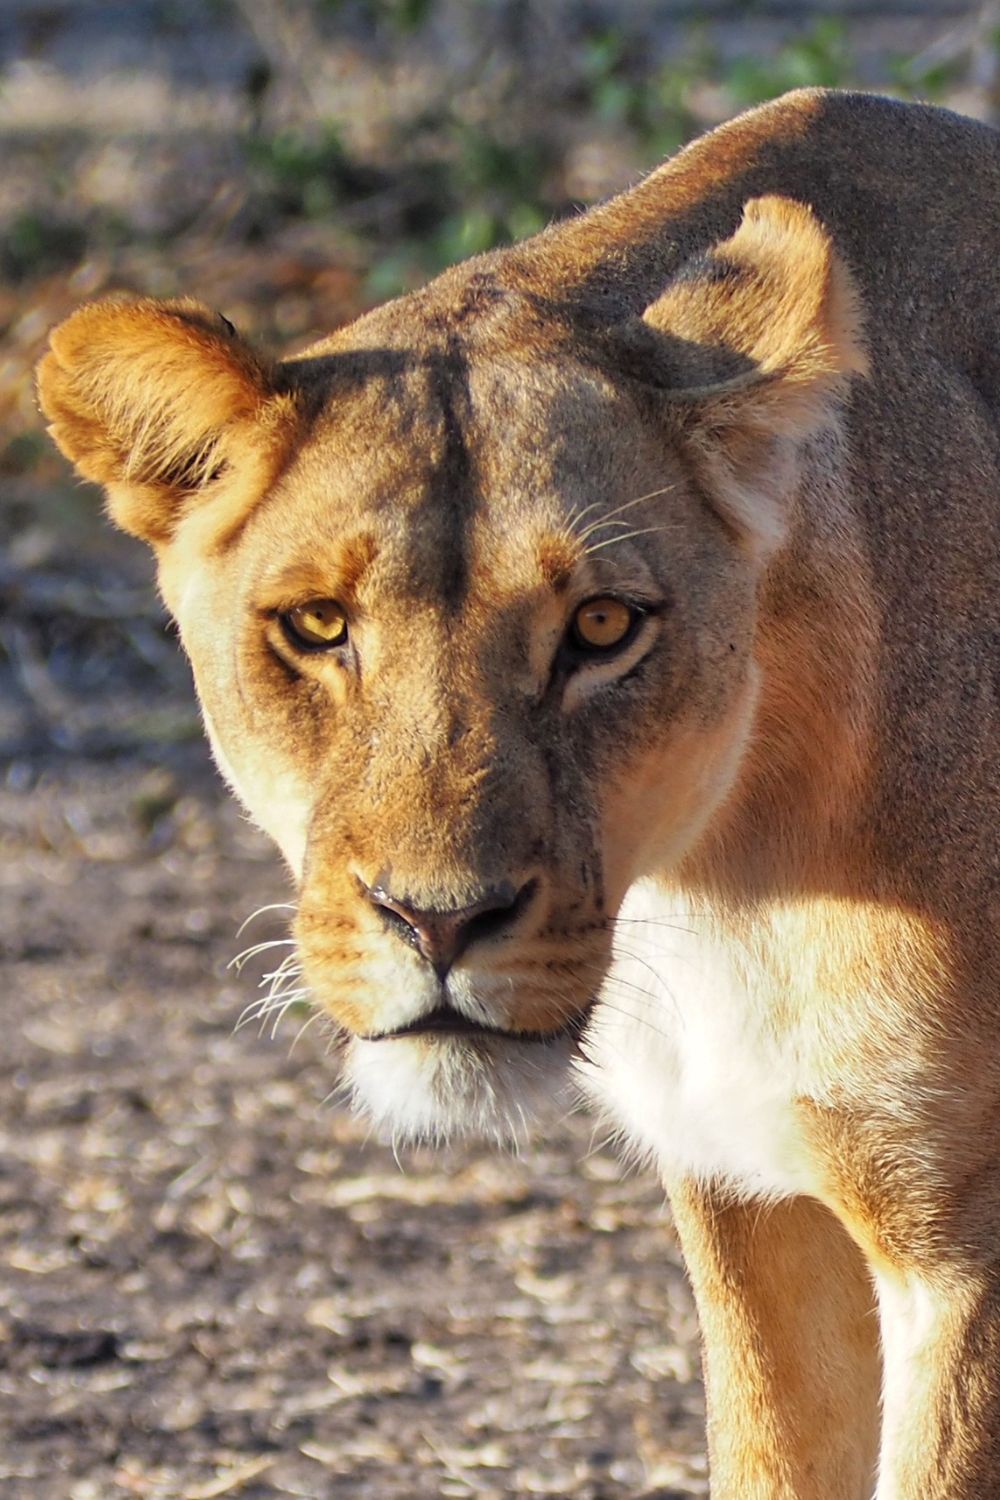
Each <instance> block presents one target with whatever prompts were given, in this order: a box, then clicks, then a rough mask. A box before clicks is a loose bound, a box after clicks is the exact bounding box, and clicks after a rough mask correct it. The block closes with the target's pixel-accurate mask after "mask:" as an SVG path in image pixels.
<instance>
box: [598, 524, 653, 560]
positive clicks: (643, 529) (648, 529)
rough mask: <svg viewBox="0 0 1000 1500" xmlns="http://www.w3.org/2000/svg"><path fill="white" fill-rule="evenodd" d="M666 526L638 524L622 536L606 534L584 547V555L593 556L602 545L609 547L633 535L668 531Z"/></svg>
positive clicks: (630, 538)
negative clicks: (599, 540) (634, 528)
mask: <svg viewBox="0 0 1000 1500" xmlns="http://www.w3.org/2000/svg"><path fill="white" fill-rule="evenodd" d="M668 530H669V527H667V526H639V527H637V528H636V530H635V531H626V532H625V534H624V536H606V537H605V538H604V540H603V541H602V542H595V543H594V544H593V546H592V547H586V548H585V549H584V554H583V555H584V557H593V555H594V553H595V552H600V551H601V550H602V549H603V548H604V547H610V546H612V545H613V544H614V543H617V542H630V541H631V540H632V538H633V537H637V536H650V535H651V534H652V532H654V531H668Z"/></svg>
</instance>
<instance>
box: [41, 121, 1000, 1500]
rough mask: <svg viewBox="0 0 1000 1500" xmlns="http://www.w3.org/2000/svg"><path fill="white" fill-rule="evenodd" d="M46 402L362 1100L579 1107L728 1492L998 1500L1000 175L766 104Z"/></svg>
mask: <svg viewBox="0 0 1000 1500" xmlns="http://www.w3.org/2000/svg"><path fill="white" fill-rule="evenodd" d="M39 389H40V392H41V402H42V406H43V408H44V410H45V412H46V414H47V416H48V418H49V420H50V421H51V423H52V428H51V430H52V433H53V435H54V437H55V439H56V441H57V443H58V444H59V445H60V447H61V448H62V450H63V451H64V453H66V454H67V455H68V456H69V457H70V458H71V459H72V460H73V462H74V463H75V464H76V466H77V468H78V470H79V471H80V473H81V474H83V475H85V476H86V477H87V478H88V479H92V480H95V481H96V482H98V483H100V484H103V485H104V486H105V487H106V489H107V493H108V500H109V505H110V510H111V514H112V516H113V517H114V518H115V520H116V521H117V522H118V523H119V524H120V525H121V526H123V527H125V528H126V530H128V531H131V532H133V533H135V534H136V535H137V536H140V537H143V538H145V539H146V540H147V541H148V542H150V543H151V544H152V545H153V546H154V547H155V549H156V551H157V554H158V556H159V563H160V579H161V585H162V589H163V593H164V596H165V598H166V600H167V603H168V605H169V607H170V609H171V610H172V612H173V613H174V615H175V616H176V618H177V620H178V622H179V625H180V630H181V633H182V635H183V639H184V643H185V646H186V648H187V650H188V651H189V652H190V655H191V659H192V662H193V664H194V670H195V675H196V677H197V681H198V690H199V693H200V695H201V701H202V704H203V706H204V711H205V719H206V723H207V725H208V731H209V734H210V736H211V739H212V743H213V745H214V747H215V753H216V756H217V757H218V761H219V764H220V766H221V767H222V769H223V771H224V773H225V775H226V776H227V778H228V779H229V780H230V782H231V783H232V785H233V787H234V788H235V790H236V791H237V793H238V794H239V796H240V797H241V798H242V799H243V801H244V802H245V803H246V805H247V807H248V808H249V809H250V811H251V812H252V814H253V816H254V818H255V819H256V820H257V821H258V822H259V823H260V824H261V826H262V827H263V828H265V829H267V830H268V832H269V833H270V834H272V835H273V837H274V838H275V839H276V840H277V842H278V843H279V844H280V846H281V848H282V849H283V851H284V853H285V855H286V857H287V859H288V861H289V863H290V865H291V866H292V868H293V870H294V871H295V873H296V875H297V877H298V879H299V882H300V906H299V911H298V918H297V924H296V935H297V938H298V944H299V948H300V952H301V957H302V963H303V965H304V969H305V975H306V978H307V980H308V983H309V984H310V986H311V989H312V992H313V994H314V996H315V998H316V1002H317V1003H318V1004H319V1005H320V1006H322V1007H323V1008H324V1009H325V1010H326V1011H327V1012H328V1013H329V1015H330V1016H331V1017H332V1018H333V1020H334V1022H335V1023H336V1025H337V1027H338V1028H339V1029H340V1031H341V1032H342V1033H343V1036H344V1038H345V1051H346V1066H347V1069H348V1071H349V1076H350V1078H351V1080H352V1083H353V1087H354V1090H355V1092H356V1095H357V1097H358V1099H359V1100H360V1102H361V1104H362V1105H363V1106H364V1107H365V1108H366V1109H367V1110H368V1111H370V1113H371V1114H372V1115H373V1116H374V1118H375V1119H376V1120H377V1121H379V1122H380V1123H381V1124H382V1125H383V1126H385V1127H386V1128H387V1129H388V1130H389V1131H390V1132H392V1133H394V1134H397V1135H407V1134H408V1135H414V1136H423V1137H428V1136H429V1137H436V1136H444V1135H448V1134H451V1133H455V1132H461V1131H465V1130H477V1131H487V1132H492V1133H495V1134H497V1135H503V1134H505V1133H507V1132H509V1131H512V1130H517V1129H518V1128H519V1126H520V1122H521V1120H522V1118H523V1117H525V1116H527V1115H530V1114H531V1113H532V1112H534V1111H535V1110H536V1108H537V1107H540V1106H542V1105H544V1104H546V1103H547V1102H549V1101H550V1100H551V1099H552V1098H553V1096H559V1095H560V1094H561V1093H562V1091H563V1090H564V1087H565V1085H566V1080H567V1079H568V1078H569V1077H570V1076H572V1073H573V1067H572V1066H571V1065H573V1064H575V1065H576V1067H577V1069H578V1070H580V1071H582V1072H583V1073H584V1074H585V1076H586V1080H587V1083H588V1085H589V1088H590V1089H591V1091H592V1092H593V1094H594V1095H595V1096H596V1097H597V1099H598V1100H599V1101H600V1102H601V1104H602V1106H603V1107H604V1108H605V1109H607V1110H608V1111H609V1112H610V1113H611V1115H612V1116H613V1117H614V1118H615V1119H616V1120H617V1121H618V1122H620V1124H621V1127H622V1129H623V1131H624V1133H625V1135H626V1136H627V1137H628V1138H629V1139H630V1140H631V1141H632V1142H633V1143H637V1144H638V1145H639V1146H640V1147H641V1148H643V1149H644V1150H646V1151H647V1152H648V1153H649V1154H650V1155H651V1156H652V1157H653V1158H654V1159H655V1161H656V1162H657V1164H658V1166H659V1168H660V1170H661V1171H662V1174H663V1177H664V1179H665V1181H666V1184H667V1187H668V1190H669V1194H670V1199H671V1202H672V1205H673V1210H674V1213H675V1216H676V1220H677V1224H678V1226H679V1230H680V1234H681V1238H682V1241H683V1247H684V1251H685V1255H686V1257H687V1262H688V1266H689V1268H690V1274H691V1279H692V1281H693V1284H694V1288H695V1293H696V1296H697V1300H698V1305H699V1309H700V1314H701V1320H702V1327H703V1332H704V1341H705V1366H706V1377H707V1383H708V1396H709V1411H710V1421H709V1436H710V1447H711V1461H712V1475H713V1494H714V1495H716V1496H717V1497H728V1500H778V1497H788V1500H791V1497H795V1500H820V1497H822V1500H869V1497H870V1496H871V1495H872V1492H873V1488H874V1491H875V1494H876V1496H877V1500H945V1497H947V1500H987V1497H996V1496H998V1495H1000V1275H998V1262H1000V1170H998V1160H997V1158H998V1151H1000V994H998V976H1000V852H998V847H997V820H998V815H1000V775H998V770H1000V416H998V412H1000V137H998V136H997V135H995V134H994V133H993V132H992V131H990V130H989V129H987V128H985V127H984V126H981V125H977V124H973V123H971V122H969V121H967V120H962V119H959V118H957V117H955V116H953V115H950V114H947V113H944V112H942V111H939V110H934V109H930V108H924V107H919V106H911V105H903V104H898V103H893V102H890V101H887V100H884V99H878V98H872V97H866V96H862V95H851V94H830V93H823V92H814V91H810V92H804V93H797V94H792V95H789V96H788V97H787V98H784V99H781V100H778V101H777V102H776V103H773V104H770V105H768V106H767V107H765V108H763V109H759V110H756V111H753V112H752V113H750V114H747V115H744V116H743V117H741V118H740V119H737V120H735V121H733V122H731V123H730V124H728V125H725V126H723V127H722V128H721V129H719V130H716V131H714V132H712V133H711V134H710V135H708V136H706V137H705V138H704V139H702V140H700V141H698V142H696V143H695V144H694V145H692V146H689V147H688V148H687V149H686V150H684V151H682V152H681V153H680V155H678V156H677V157H676V158H675V159H674V160H673V161H671V162H668V163H667V165H666V166H664V167H663V168H662V169H661V170H659V171H658V172H655V173H654V174H653V175H652V176H651V177H649V178H647V179H646V181H644V182H642V183H641V184H640V185H639V186H638V187H636V188H635V189H634V190H633V191H631V192H628V193H626V194H624V195H623V196H622V197H619V198H617V199H615V200H614V201H612V202H610V203H607V204H605V205H603V206H601V207H599V208H596V209H594V210H593V211H591V212H590V213H588V214H586V215H584V216H582V217H580V218H578V219H574V220H572V221H570V222H566V223H562V224H559V225H557V226H556V227H554V228H551V229H549V230H547V231H546V232H545V233H543V234H541V235H539V236H537V237H536V238H534V239H532V240H529V241H528V242H527V243H525V244H522V245H519V246H516V247H514V248H512V249H509V250H504V251H500V252H498V253H495V254H492V255H487V256H483V257H480V258H478V259H476V260H473V261H471V262H469V263H468V264H466V265H462V266H459V267H457V268H455V269H454V270H451V271H449V272H447V273H446V274H445V275H443V276H441V277H440V278H439V279H438V280H437V281H435V282H433V283H432V284H431V285H430V286H428V287H426V288H425V289H424V290H422V291H420V292H417V293H414V294H413V295H412V296H408V297H405V298H403V299H402V300H401V301H398V302H395V303H393V304H390V305H389V306H387V307H383V308H380V309H379V310H378V311H376V312H373V313H371V314H369V315H368V316H366V317H364V318H362V319H361V320H360V321H358V322H356V323H354V324H353V325H351V326H350V327H347V328H344V329H341V330H340V331H339V332H338V333H336V334H335V335H334V336H332V337H330V338H326V339H323V340H322V341H321V342H320V343H318V344H316V345H314V346H313V347H312V348H311V349H310V350H309V351H308V352H307V353H306V354H304V355H302V356H300V357H298V358H296V359H292V360H289V361H287V362H285V363H282V364H278V365H275V364H271V363H270V362H268V361H267V360H266V359H264V358H262V357H261V356H260V355H259V354H257V353H255V352H254V351H253V350H252V349H251V348H249V347H248V345H247V344H246V343H244V341H243V340H242V339H241V338H240V337H239V336H238V335H237V334H236V333H235V331H234V330H233V329H232V327H231V326H230V325H229V324H228V323H227V322H226V320H225V319H222V318H220V317H218V316H217V315H215V314H214V313H212V312H210V311H208V310H207V309H206V308H204V307H201V306H200V305H198V304H197V303H195V302H186V301H182V302H172V303H171V302H167V303H160V302H152V301H144V300H143V301H110V302H100V303H97V304H95V305H92V306H88V307H84V308H82V309H81V310H80V311H79V312H77V313H75V314H74V315H73V316H72V317H71V318H70V319H69V320H68V321H67V322H65V323H64V324H63V325H62V326H61V327H59V328H58V329H57V330H56V331H55V333H54V334H53V335H52V348H51V352H50V353H49V354H48V355H47V356H46V358H45V359H44V360H43V361H42V364H41V366H40V370H39ZM880 1390H881V1402H880ZM876 1473H877V1480H876V1477H875V1476H876Z"/></svg>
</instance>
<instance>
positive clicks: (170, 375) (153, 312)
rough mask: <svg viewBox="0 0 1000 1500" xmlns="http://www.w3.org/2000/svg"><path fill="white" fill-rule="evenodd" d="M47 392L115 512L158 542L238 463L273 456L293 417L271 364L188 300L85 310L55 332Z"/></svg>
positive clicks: (43, 377) (49, 408) (63, 429)
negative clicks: (194, 503)
mask: <svg viewBox="0 0 1000 1500" xmlns="http://www.w3.org/2000/svg"><path fill="white" fill-rule="evenodd" d="M38 396H39V402H40V405H41V407H42V410H43V412H44V413H45V415H46V416H47V417H48V419H49V422H50V424H51V425H50V428H49V431H50V432H51V434H52V436H53V438H54V439H55V441H56V443H57V444H58V446H59V447H60V449H61V450H62V452H63V453H64V454H65V455H66V456H67V458H69V459H70V461H71V462H72V463H73V464H74V465H75V467H76V469H77V471H78V472H79V473H80V474H81V475H83V477H84V478H86V479H90V480H93V481H94V482H96V483H97V484H102V485H104V486H105V488H106V490H107V492H108V501H109V507H110V510H111V514H112V516H113V517H114V519H115V520H116V521H117V522H118V523H119V525H121V526H123V527H124V528H125V530H127V531H131V532H133V533H134V534H136V535H138V536H141V537H143V538H144V539H145V540H147V541H150V542H154V543H159V542H163V541H166V540H168V539H169V538H170V536H171V535H172V534H173V532H174V530H175V529H176V526H177V524H178V521H179V520H180V518H181V515H182V514H183V512H184V510H185V507H186V505H187V503H189V502H190V501H191V500H192V498H193V497H198V496H200V495H201V494H202V493H203V492H205V491H206V490H207V489H208V488H209V487H211V486H212V485H213V484H214V482H215V481H217V480H219V479H220V478H221V477H222V476H223V475H224V474H226V473H227V471H228V470H229V469H230V468H231V467H232V466H233V465H234V464H237V465H239V464H240V463H243V465H244V467H245V466H246V462H247V460H248V459H249V457H250V456H251V455H256V457H257V459H258V460H261V459H262V458H264V457H265V456H266V454H267V453H268V452H269V453H270V455H271V457H272V458H274V457H275V455H276V452H277V449H278V447H279V446H282V444H283V442H284V438H285V437H286V436H287V432H288V429H289V428H290V422H291V416H292V403H291V401H290V399H289V398H288V397H287V396H282V395H280V394H279V393H278V391H277V390H276V387H275V382H274V378H273V374H272V371H271V369H270V368H269V367H268V365H266V364H265V362H264V361H263V360H261V359H260V358H259V357H258V356H257V355H256V354H255V353H254V352H253V350H251V349H250V347H249V346H248V345H247V344H246V343H245V342H244V341H243V340H242V339H240V338H239V337H238V336H236V335H235V330H233V328H232V325H231V324H229V323H228V322H227V320H225V319H223V318H221V317H220V316H219V315H217V314H215V313H213V312H211V311H210V310H209V309H208V308H206V307H202V306H201V305H200V304H199V303H197V302H192V301H188V300H184V301H177V302H156V301H152V300H148V299H142V300H138V301H131V302H129V301H121V300H110V301H104V302H96V303H92V304H90V305H89V306H86V307H82V308H80V309H79V310H78V311H77V312H75V313H73V314H72V316H71V317H69V318H68V319H67V320H66V322H64V323H62V324H60V326H59V327H58V328H56V329H55V330H54V332H53V333H52V335H51V337H50V350H49V353H48V354H46V355H45V357H44V358H43V359H42V361H41V363H40V364H39V367H38ZM241 439H242V441H240V440H241ZM257 467H258V468H261V467H263V468H266V467H267V464H266V463H264V464H263V465H261V463H259V462H258V465H257Z"/></svg>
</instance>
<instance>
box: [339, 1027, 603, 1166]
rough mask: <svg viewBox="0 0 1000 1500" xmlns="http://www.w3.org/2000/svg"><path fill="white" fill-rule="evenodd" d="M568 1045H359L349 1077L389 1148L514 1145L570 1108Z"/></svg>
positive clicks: (422, 1040) (404, 1040)
mask: <svg viewBox="0 0 1000 1500" xmlns="http://www.w3.org/2000/svg"><path fill="white" fill-rule="evenodd" d="M574 1053H575V1048H574V1045H573V1043H572V1042H571V1041H569V1040H568V1039H567V1040H559V1041H552V1042H517V1041H505V1040H497V1041H491V1040H483V1039H476V1040H475V1041H467V1040H463V1039H461V1038H459V1037H433V1036H425V1037H396V1038H393V1039H385V1040H382V1041H376V1042H366V1041H361V1040H359V1039H358V1038H355V1039H354V1040H352V1041H351V1043H350V1045H349V1046H348V1048H347V1051H346V1055H345V1078H346V1081H347V1083H348V1084H349V1085H350V1088H351V1092H352V1096H353V1100H354V1103H355V1105H356V1106H357V1107H358V1108H359V1109H360V1110H361V1111H362V1112H363V1113H364V1114H366V1115H367V1116H368V1117H369V1119H370V1120H371V1121H372V1122H373V1124H374V1125H375V1126H376V1127H377V1129H378V1130H379V1131H380V1133H381V1134H383V1135H384V1136H386V1137H388V1138H389V1139H391V1140H392V1141H394V1142H395V1141H430V1142H433V1143H434V1144H435V1145H438V1144H441V1143H443V1142H444V1141H448V1140H453V1139H455V1138H456V1137H459V1136H475V1137H477V1138H480V1139H482V1138H487V1139H490V1140H494V1141H498V1142H500V1143H501V1144H505V1145H514V1146H517V1145H519V1144H521V1143H522V1142H524V1141H526V1140H527V1138H528V1136H529V1134H530V1132H531V1128H532V1126H533V1125H534V1124H535V1123H536V1122H537V1121H541V1120H546V1119H548V1120H552V1119H557V1118H559V1117H561V1116H563V1115H565V1114H566V1112H567V1111H568V1110H569V1109H571V1108H572V1107H573V1103H574V1100H575V1098H576V1097H577V1093H576V1090H574V1088H573V1082H572V1077H571V1069H570V1062H571V1059H572V1058H573V1056H574Z"/></svg>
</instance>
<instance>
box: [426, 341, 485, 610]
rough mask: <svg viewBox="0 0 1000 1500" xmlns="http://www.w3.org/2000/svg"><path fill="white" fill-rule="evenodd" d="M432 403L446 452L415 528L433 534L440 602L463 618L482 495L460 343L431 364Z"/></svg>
mask: <svg viewBox="0 0 1000 1500" xmlns="http://www.w3.org/2000/svg"><path fill="white" fill-rule="evenodd" d="M427 370H428V384H429V388H430V395H431V397H432V399H433V400H434V401H435V402H436V403H437V404H438V405H439V407H440V409H441V414H442V418H443V423H444V448H443V452H442V455H441V460H440V462H439V463H438V465H437V469H436V471H435V473H434V475H433V476H432V478H431V482H430V487H429V490H428V496H427V501H426V504H425V505H422V506H420V507H419V508H418V510H417V511H416V512H415V513H414V517H413V524H414V526H415V527H421V528H425V527H426V528H427V529H428V530H429V531H430V534H431V535H432V536H433V537H434V538H435V542H436V551H437V562H436V572H437V583H438V588H439V591H440V600H441V603H442V604H443V606H444V608H445V609H446V610H448V611H449V612H450V613H455V612H457V611H458V610H459V609H460V608H461V606H462V603H463V601H464V600H465V597H466V594H467V593H468V589H469V528H470V525H471V520H472V517H473V515H474V514H475V511H476V509H477V507H478V501H479V493H478V485H477V480H476V474H475V468H474V465H473V461H472V455H471V453H470V451H469V443H468V436H467V434H468V431H469V427H470V424H471V420H472V398H471V395H470V390H469V367H468V360H467V358H466V355H465V352H464V350H462V349H461V347H460V345H459V343H458V340H457V339H451V340H449V342H448V347H447V350H446V351H445V352H444V353H443V354H439V355H432V356H431V357H430V358H429V359H428V361H427Z"/></svg>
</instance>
